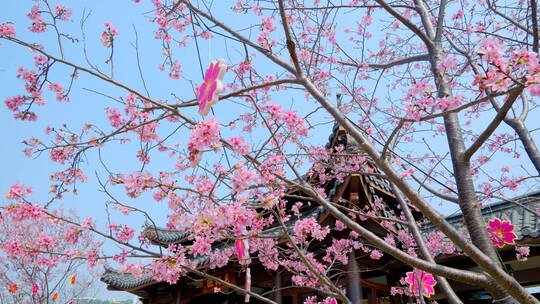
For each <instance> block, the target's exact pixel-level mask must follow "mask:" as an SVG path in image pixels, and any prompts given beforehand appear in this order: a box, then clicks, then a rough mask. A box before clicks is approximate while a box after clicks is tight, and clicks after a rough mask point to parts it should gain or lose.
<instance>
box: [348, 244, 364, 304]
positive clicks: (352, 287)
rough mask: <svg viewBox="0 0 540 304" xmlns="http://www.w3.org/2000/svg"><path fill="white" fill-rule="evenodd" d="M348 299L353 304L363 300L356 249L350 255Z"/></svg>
mask: <svg viewBox="0 0 540 304" xmlns="http://www.w3.org/2000/svg"><path fill="white" fill-rule="evenodd" d="M347 283H348V284H347V297H348V298H349V300H350V301H351V303H352V304H358V303H360V301H361V300H362V286H361V285H360V271H359V270H358V263H357V262H356V255H355V254H354V249H353V250H352V251H351V253H350V254H349V263H348V265H347Z"/></svg>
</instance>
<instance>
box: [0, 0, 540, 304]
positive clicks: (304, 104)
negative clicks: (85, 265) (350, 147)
mask: <svg viewBox="0 0 540 304" xmlns="http://www.w3.org/2000/svg"><path fill="white" fill-rule="evenodd" d="M125 2H126V5H128V4H129V5H138V6H141V9H142V11H144V12H145V13H144V15H143V16H142V17H141V16H138V17H141V18H140V20H138V21H137V22H139V21H141V23H142V22H148V23H149V24H148V25H147V26H151V27H152V28H153V36H151V37H144V38H142V37H139V35H138V29H137V27H135V28H134V29H129V28H118V27H117V26H115V24H116V21H115V20H112V21H107V20H97V21H98V22H102V24H103V25H102V26H101V28H100V30H99V34H95V33H94V34H95V35H94V36H95V37H94V36H90V33H91V32H93V31H90V30H88V27H86V24H87V23H88V22H89V20H92V19H99V18H100V16H93V15H90V14H88V13H87V12H84V11H81V12H76V11H72V9H71V8H69V7H68V6H67V5H64V4H61V3H56V2H55V3H53V1H50V0H36V1H34V3H33V6H32V7H31V9H30V11H27V12H21V14H25V15H26V16H27V17H28V21H27V23H26V24H23V23H21V24H19V23H14V21H13V20H10V17H9V16H4V17H2V18H4V20H2V22H3V23H2V24H0V40H1V41H2V45H1V46H0V47H1V48H17V49H18V50H20V52H21V55H20V56H19V57H20V58H16V60H18V61H20V68H19V69H18V70H17V71H11V72H13V73H14V75H13V76H14V77H17V78H18V79H19V80H20V84H21V87H19V88H9V90H8V91H9V93H8V94H10V95H9V96H7V97H6V98H5V104H6V106H7V108H8V109H9V110H10V111H12V112H13V117H14V119H18V120H23V121H28V123H29V124H30V123H39V122H40V120H39V118H40V114H41V113H42V112H44V111H46V109H47V107H49V106H51V105H50V103H53V102H60V103H76V102H85V100H84V99H85V98H86V99H88V98H89V97H88V96H92V97H91V98H93V99H95V98H99V99H100V100H103V102H107V103H108V104H107V105H106V106H105V108H103V106H102V105H96V107H99V108H100V109H102V111H103V115H102V117H92V116H90V117H89V116H86V115H85V113H75V114H74V115H80V116H81V117H82V119H84V120H85V123H84V124H83V125H82V126H80V127H72V126H68V125H67V124H66V123H62V122H61V120H62V117H61V116H59V117H58V120H59V121H51V122H47V123H48V124H49V125H51V126H48V127H46V129H45V134H44V135H39V136H38V135H33V136H31V137H30V138H26V139H24V141H23V144H24V145H25V147H24V154H25V155H26V156H28V157H38V156H39V157H42V158H43V157H44V158H48V159H50V161H51V162H53V163H55V164H56V165H57V166H60V167H61V170H59V171H54V172H51V175H50V180H49V181H48V183H49V184H50V185H49V186H50V192H49V193H51V197H50V198H44V197H40V198H35V197H32V199H30V198H29V189H30V188H28V187H27V186H23V185H22V184H14V185H13V186H12V187H11V189H9V191H8V192H7V194H6V198H7V199H8V200H10V201H11V202H10V203H9V204H8V205H5V206H4V207H3V210H4V212H5V213H6V215H5V216H6V217H10V220H13V221H16V222H18V223H21V225H22V224H24V223H27V224H29V225H31V224H30V223H32V222H33V221H44V222H49V224H51V225H53V226H54V225H66V227H70V228H67V229H70V230H72V231H85V232H88V233H93V234H95V235H96V237H100V238H103V239H104V240H107V242H115V243H116V244H117V246H119V247H120V248H119V249H117V250H116V252H114V253H112V254H109V253H104V252H102V251H100V250H97V249H96V248H91V249H89V250H87V251H86V252H80V253H77V254H68V255H67V256H65V255H62V254H60V253H58V252H48V251H50V250H48V249H47V248H44V249H43V250H47V257H50V258H47V263H52V262H51V261H54V259H55V258H53V256H55V254H57V255H58V256H60V257H62V256H64V257H62V259H65V260H63V261H62V262H63V263H71V261H72V259H80V258H84V259H86V260H87V261H88V262H89V263H90V264H93V263H95V262H96V261H98V260H99V261H101V260H107V259H109V260H114V261H115V262H116V263H118V264H120V268H121V269H123V270H126V271H129V272H131V273H132V274H141V273H142V272H143V271H150V272H151V273H152V274H153V276H154V278H155V279H156V280H160V281H167V282H170V283H175V282H176V281H177V280H178V278H179V277H181V276H184V275H186V274H187V273H195V274H197V275H200V276H205V277H210V278H213V279H216V280H218V278H214V277H212V276H211V275H210V274H207V273H204V272H201V271H200V270H198V269H196V268H195V267H193V266H192V265H191V264H190V263H189V258H188V255H189V256H198V255H208V256H210V258H211V265H212V267H221V266H224V265H226V264H227V263H229V262H233V263H234V262H237V263H240V264H242V265H243V266H244V267H245V269H246V271H247V272H248V271H249V264H250V263H252V262H253V260H255V259H257V261H258V262H260V263H261V264H262V265H263V266H264V267H266V268H267V269H270V270H276V269H278V268H280V267H281V268H284V269H287V270H291V271H292V270H294V273H295V275H294V276H293V282H294V284H296V285H298V286H308V287H312V288H316V289H317V290H319V291H320V292H322V293H324V294H325V295H326V299H315V298H311V299H309V300H308V301H310V303H316V302H317V301H321V300H322V301H324V303H333V302H336V300H338V301H341V302H344V303H350V300H349V299H348V298H347V295H346V293H345V291H344V287H343V286H342V285H340V283H339V281H338V280H336V279H335V278H334V277H333V276H332V275H331V273H332V271H333V270H334V269H337V267H338V266H339V265H343V264H347V262H348V257H349V255H350V253H351V252H352V251H353V250H363V251H364V252H365V253H366V254H368V255H369V256H370V257H371V258H372V259H379V258H381V256H382V255H383V254H386V255H390V256H392V257H393V258H395V259H397V260H399V261H401V262H403V263H405V264H407V265H410V266H411V267H412V268H413V271H411V272H409V273H403V275H402V277H403V279H402V283H403V286H401V287H400V288H401V289H399V288H397V289H396V292H398V291H399V292H405V293H407V294H408V295H410V296H411V297H417V298H418V301H420V302H422V301H424V297H429V296H430V295H432V294H433V292H434V289H433V285H434V284H435V283H436V284H438V285H439V286H440V287H441V290H442V291H443V292H444V294H445V296H446V298H447V299H448V300H449V301H450V302H451V303H460V302H461V300H460V299H459V298H458V297H457V296H456V294H455V292H454V291H453V290H452V288H451V286H450V284H449V283H448V281H447V280H451V281H458V282H463V283H466V284H469V285H473V286H477V287H479V288H481V289H484V290H486V291H488V292H489V293H490V294H491V295H492V297H493V299H494V301H497V302H498V303H511V302H512V301H513V300H516V301H518V302H520V303H538V300H536V299H535V298H534V297H533V296H531V295H530V294H529V292H528V291H527V290H526V289H525V288H524V287H523V286H521V284H519V282H518V281H517V280H516V279H515V278H514V277H512V276H511V275H510V274H509V273H507V272H506V271H505V269H504V268H503V267H502V263H501V261H500V259H499V257H498V253H497V247H501V246H505V245H510V244H513V243H514V239H515V237H513V231H512V229H513V228H512V227H513V226H512V223H511V222H508V221H506V219H493V221H491V222H489V223H487V222H485V221H484V218H483V217H482V214H481V208H482V205H483V204H484V203H486V202H489V201H491V200H493V199H500V198H503V197H508V196H509V195H512V193H514V191H518V190H519V189H524V188H525V187H535V186H536V185H537V179H538V177H539V174H540V152H539V151H538V148H537V145H536V143H535V134H534V130H536V128H537V126H536V124H537V122H536V121H534V119H531V118H530V117H531V116H532V115H533V114H531V113H535V110H536V107H537V106H536V100H537V98H538V95H540V64H539V61H538V49H539V42H538V39H539V34H538V16H537V3H536V0H530V1H507V2H504V3H503V1H492V0H486V1H479V2H473V1H447V0H435V1H431V0H413V1H385V0H369V1H367V0H366V1H360V0H351V1H339V2H335V1H322V0H313V1H311V0H308V1H298V0H278V1H263V0H238V1H229V2H224V3H216V2H212V1H205V0H201V1H188V0H161V1H160V0H153V1H133V2H136V3H131V2H130V1H127V0H125ZM139 2H141V3H139ZM231 16H232V17H231ZM121 17H122V16H119V18H121ZM75 18H78V20H77V22H78V21H79V20H80V32H79V33H71V32H66V31H65V30H64V29H65V28H66V27H67V26H68V25H69V24H71V23H73V22H75ZM137 26H140V25H139V23H138V25H137ZM141 26H142V25H141ZM27 31H30V32H31V34H30V33H26V32H27ZM139 39H141V40H142V39H146V40H150V39H152V40H153V42H155V44H156V45H158V47H156V48H154V49H152V51H153V53H152V54H147V55H145V56H149V57H152V58H159V59H157V60H158V61H159V62H160V63H159V64H156V65H157V67H156V68H155V69H154V70H152V71H150V70H148V71H147V70H145V69H144V68H143V67H145V65H144V63H145V59H144V58H142V57H141V56H140V50H141V46H140V44H139V42H140V41H139ZM212 46H213V47H212ZM203 48H204V50H208V51H209V53H210V54H211V55H210V56H209V57H211V58H209V59H208V60H206V59H204V58H203V57H205V56H206V55H204V54H203V53H204V52H203ZM127 49H129V50H133V49H134V50H135V53H136V56H135V60H134V61H133V62H129V63H126V62H125V60H126V57H125V52H127ZM23 52H25V53H23ZM92 52H95V54H94V53H92ZM104 54H105V55H104ZM212 55H213V56H212ZM214 56H215V57H214ZM98 58H99V59H98ZM193 62H196V63H195V64H193ZM185 66H190V67H191V68H185ZM156 70H157V71H156ZM131 75H137V77H138V81H137V83H133V81H129V82H127V81H125V79H128V76H131ZM148 75H151V76H148ZM156 79H157V81H156ZM85 83H90V86H93V88H87V87H86V86H85ZM158 83H162V84H163V85H158ZM169 84H172V85H173V86H169ZM336 96H339V97H338V98H337V99H336ZM54 100H56V101H54ZM103 117H106V119H107V121H106V122H105V123H104V121H103ZM333 123H336V124H337V125H338V126H339V128H341V130H343V132H345V133H346V134H347V136H349V137H350V139H351V141H354V142H356V144H357V145H358V150H359V151H355V153H349V152H350V151H347V150H346V149H345V148H344V147H343V146H340V145H330V148H326V147H325V146H324V142H323V141H321V140H320V137H321V136H320V135H321V134H322V133H323V132H327V133H328V130H329V129H330V128H331V127H329V126H331V125H332V124H333ZM321 130H323V131H321ZM324 130H326V131H324ZM111 149H123V150H122V151H125V150H129V151H130V152H129V153H131V160H129V156H126V160H125V161H126V162H130V163H131V164H132V165H131V166H130V168H131V169H129V170H126V169H118V168H119V166H117V165H116V164H112V163H109V162H107V160H106V158H105V157H103V156H104V155H106V152H109V153H111V151H112V150H111ZM92 164H94V166H92ZM95 164H98V165H95ZM97 167H99V168H101V169H102V172H101V173H98V174H96V176H95V177H92V178H90V177H89V176H90V174H89V172H92V171H95V170H96V169H95V168H97ZM303 168H305V171H307V172H308V173H307V174H303V173H304V171H302V170H304V169H303ZM103 170H104V171H103ZM350 173H362V174H366V175H370V176H374V177H376V178H380V179H381V180H384V181H385V183H388V184H389V185H391V187H392V189H393V191H392V192H393V195H394V196H395V198H396V200H397V201H398V202H399V206H400V207H399V210H388V208H387V207H386V206H385V204H384V202H383V201H381V200H375V202H374V203H373V207H372V208H371V209H368V210H355V209H349V208H347V207H346V206H348V205H347V203H348V202H345V201H343V200H340V201H333V200H331V198H330V197H328V196H327V193H326V189H325V188H324V187H325V185H327V184H328V182H329V181H331V180H343V179H344V178H345V177H346V176H347V175H348V174H350ZM81 183H91V184H93V185H94V186H95V189H96V191H101V192H103V193H106V195H108V197H109V200H108V206H109V205H111V206H113V207H114V210H115V211H119V212H120V213H122V214H142V215H143V216H144V217H145V218H146V219H147V220H148V222H150V223H152V224H151V225H155V221H154V220H153V219H152V217H151V216H150V215H149V214H148V212H149V209H151V208H152V207H151V206H148V205H147V206H148V207H147V208H148V209H144V208H139V207H137V206H135V204H134V202H136V201H137V200H143V199H144V200H146V199H148V197H149V194H150V195H151V197H152V198H153V200H154V201H155V202H152V204H167V207H168V214H167V220H168V222H167V227H168V228H170V229H177V230H182V231H190V232H191V236H190V238H191V239H192V241H193V243H192V245H189V246H186V247H184V246H180V245H178V246H169V247H168V248H167V249H166V250H161V251H156V250H154V249H153V248H152V247H150V246H149V244H147V243H146V242H145V241H144V238H143V237H139V238H137V237H136V232H137V229H138V227H130V225H127V224H124V223H115V222H113V221H112V220H109V221H108V222H107V224H106V225H101V226H100V225H97V224H96V223H95V222H94V221H93V220H92V219H90V218H87V219H85V220H82V221H79V220H76V219H73V218H72V217H67V216H64V215H62V213H61V212H59V211H58V210H57V209H58V208H59V207H58V205H59V204H60V202H61V201H62V199H63V198H66V197H69V196H71V195H72V194H76V193H77V191H78V190H77V189H78V187H80V184H81ZM520 187H521V188H520ZM119 188H121V189H123V192H124V193H123V194H118V190H117V189H119ZM295 201H296V203H294V202H295ZM291 202H293V204H291ZM515 203H516V204H517V205H519V206H520V207H522V208H526V210H527V212H529V213H531V216H540V214H539V211H538V210H533V209H530V208H527V207H526V206H523V205H521V204H520V203H519V202H515ZM307 204H313V205H317V206H321V207H322V208H324V209H325V210H327V211H328V212H329V213H330V214H331V215H332V216H333V217H334V218H335V220H336V221H335V225H333V226H321V225H320V224H319V223H318V222H317V221H315V220H313V219H312V218H304V219H299V218H301V215H302V213H303V212H304V210H306V206H307ZM441 205H455V206H458V207H459V209H460V210H461V212H462V213H463V217H464V222H465V225H466V228H467V229H466V230H467V232H468V233H467V235H463V234H462V232H461V231H458V230H457V229H456V228H455V227H453V226H452V225H450V224H449V223H448V222H447V221H446V220H445V219H444V217H443V216H442V214H441V212H440V211H441V210H440V208H441ZM383 211H385V212H384V215H382V216H381V213H382V212H383ZM110 212H111V210H109V209H107V210H104V211H103V215H104V217H105V215H109V214H110ZM416 212H418V213H420V214H421V215H422V216H423V220H424V221H428V222H431V223H432V224H433V225H434V226H435V227H436V229H437V231H438V232H434V233H433V235H431V236H430V237H429V238H428V239H426V236H425V235H423V234H422V233H421V230H420V228H419V225H420V224H421V223H417V219H418V218H417V217H415V215H414V213H416ZM261 215H262V216H261ZM293 218H297V219H298V220H297V221H296V222H295V224H294V227H289V226H287V223H288V222H289V221H291V219H293ZM366 219H370V220H375V221H377V222H379V223H380V225H381V226H382V227H385V229H386V235H385V236H384V237H382V236H380V235H377V234H375V233H373V232H372V231H370V230H369V229H367V228H366V227H364V226H363V225H362V222H363V221H365V220H366ZM60 223H62V224H60ZM276 225H277V227H279V228H281V230H282V232H283V233H282V234H281V235H280V237H279V240H278V238H271V237H265V235H264V234H265V232H264V231H265V230H267V229H268V228H269V227H275V226H276ZM343 231H346V232H347V237H343V238H335V237H333V235H336V234H334V232H343ZM514 236H515V235H514ZM35 237H37V238H39V236H35ZM55 237H56V238H59V240H62V239H63V240H64V241H68V240H69V239H70V238H72V237H73V236H69V235H65V234H60V233H59V234H58V235H56V236H55ZM226 240H234V243H235V244H236V246H235V249H236V250H233V249H231V250H214V248H213V247H212V245H215V244H218V243H219V242H223V241H226ZM321 241H325V242H328V243H329V244H330V247H329V248H328V250H327V251H326V255H323V256H321V255H317V254H316V253H315V252H314V251H312V248H313V244H315V243H317V242H321ZM75 242H78V240H75ZM283 242H285V244H286V245H283ZM454 246H455V248H454ZM447 247H448V248H450V249H449V250H455V249H456V248H457V249H459V250H460V251H461V252H463V254H465V255H467V256H468V257H469V258H470V259H471V260H472V261H474V263H476V264H477V265H478V267H479V269H481V271H479V272H478V271H469V270H461V269H457V268H453V267H449V266H444V265H441V264H437V262H436V261H435V259H434V256H435V250H440V248H447ZM518 254H521V256H522V258H524V256H526V250H525V249H519V251H518ZM142 257H151V258H154V260H153V261H152V262H151V263H149V264H141V263H139V262H136V261H134V260H132V258H142ZM49 259H52V260H49ZM248 277H249V276H248ZM222 283H223V284H225V285H226V286H229V287H231V288H233V289H235V290H237V291H239V292H241V293H244V294H246V296H252V297H255V298H257V299H259V300H262V301H265V302H267V303H274V302H273V301H272V300H271V299H270V298H265V297H263V296H261V295H258V294H256V293H254V292H251V291H250V290H249V284H246V286H241V285H240V284H239V285H238V286H236V285H233V284H230V283H227V282H222Z"/></svg>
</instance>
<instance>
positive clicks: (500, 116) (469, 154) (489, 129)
mask: <svg viewBox="0 0 540 304" xmlns="http://www.w3.org/2000/svg"><path fill="white" fill-rule="evenodd" d="M522 91H523V87H519V88H518V90H516V91H514V92H512V94H510V95H509V96H508V98H507V99H506V102H505V103H504V105H503V106H502V107H501V108H500V110H499V111H498V112H497V115H496V116H495V118H494V119H493V120H492V121H491V123H490V124H489V125H488V126H487V128H486V129H485V130H484V131H483V132H482V134H480V136H478V138H477V139H476V140H475V142H474V143H473V144H472V145H471V146H470V147H469V148H468V149H467V150H466V151H465V153H463V161H465V162H468V161H469V160H470V159H471V157H472V156H473V154H474V153H475V152H476V151H478V149H480V147H481V146H482V145H483V144H484V142H485V141H486V140H487V139H488V138H489V137H490V136H491V134H493V132H495V130H496V129H497V127H498V126H499V124H500V123H501V122H502V121H503V120H504V117H506V114H507V113H508V111H510V109H511V108H512V105H514V102H515V101H516V99H517V98H518V96H519V95H520V94H521V92H522Z"/></svg>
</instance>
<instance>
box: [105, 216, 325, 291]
mask: <svg viewBox="0 0 540 304" xmlns="http://www.w3.org/2000/svg"><path fill="white" fill-rule="evenodd" d="M323 211H324V208H322V207H320V206H319V207H316V208H313V209H312V210H310V211H309V212H307V213H306V214H303V215H302V216H300V218H298V217H294V218H291V220H289V221H288V222H286V223H285V226H286V227H287V228H288V229H291V228H292V227H294V225H295V224H296V222H298V221H299V220H302V219H306V218H310V217H311V218H319V217H320V215H321V214H322V213H323ZM145 231H146V230H145ZM152 231H153V232H157V237H155V239H156V240H161V241H163V240H165V239H166V240H169V241H170V242H169V244H172V243H173V242H172V241H171V240H180V241H182V240H186V239H187V236H188V233H186V232H180V231H168V230H166V229H165V228H158V229H152ZM161 233H163V234H161ZM283 235H284V232H283V229H281V227H278V226H276V227H270V228H269V229H267V230H265V231H263V232H262V233H261V236H264V237H275V238H279V237H281V236H283ZM154 236H156V235H155V234H154ZM161 241H159V243H160V244H162V243H163V242H161ZM217 246H220V247H221V249H224V248H228V247H232V246H233V245H232V242H228V243H221V244H218V245H217ZM214 249H216V248H214ZM188 258H189V260H190V262H191V266H192V267H197V268H199V267H204V266H206V265H208V264H209V263H210V257H209V256H206V255H205V256H196V257H192V256H190V257H188ZM101 281H102V282H104V283H106V284H107V285H108V286H109V287H114V288H116V289H124V290H131V289H137V288H140V287H141V286H144V285H147V284H154V283H157V282H156V281H154V279H152V276H151V275H150V274H145V275H143V276H142V277H141V278H135V277H134V276H133V275H132V274H131V273H127V272H126V273H120V272H118V271H116V270H113V269H110V268H107V269H106V270H105V273H104V274H103V276H102V277H101Z"/></svg>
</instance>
